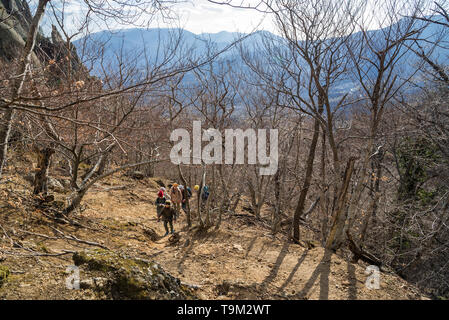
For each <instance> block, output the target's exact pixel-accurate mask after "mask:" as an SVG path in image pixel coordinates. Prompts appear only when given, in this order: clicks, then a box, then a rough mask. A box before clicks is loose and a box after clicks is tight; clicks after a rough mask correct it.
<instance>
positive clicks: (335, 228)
mask: <svg viewBox="0 0 449 320" xmlns="http://www.w3.org/2000/svg"><path fill="white" fill-rule="evenodd" d="M356 159H357V158H355V157H351V158H350V159H349V160H348V163H347V165H346V170H345V174H344V178H343V183H342V186H341V189H340V192H339V196H338V201H337V208H336V211H335V216H334V221H333V223H332V227H331V231H330V233H329V237H328V238H327V241H326V249H329V250H333V251H337V249H338V248H339V247H340V246H341V243H342V237H343V235H344V234H343V229H344V226H345V223H346V214H345V213H346V205H345V204H346V195H347V193H348V188H349V183H350V181H351V176H352V172H353V170H354V162H355V160H356Z"/></svg>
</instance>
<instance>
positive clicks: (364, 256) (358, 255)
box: [346, 231, 382, 268]
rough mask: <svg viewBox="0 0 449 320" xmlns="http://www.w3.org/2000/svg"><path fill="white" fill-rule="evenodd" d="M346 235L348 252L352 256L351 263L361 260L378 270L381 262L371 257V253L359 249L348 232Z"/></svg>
mask: <svg viewBox="0 0 449 320" xmlns="http://www.w3.org/2000/svg"><path fill="white" fill-rule="evenodd" d="M346 235H347V237H348V238H347V239H348V247H349V250H351V252H352V254H353V255H354V256H353V258H352V263H357V262H358V261H359V260H362V261H365V262H366V263H369V264H370V265H375V266H378V267H379V268H380V267H381V266H382V261H380V260H379V259H377V258H376V257H375V256H373V255H372V254H371V253H369V252H367V251H366V250H364V249H363V248H361V247H359V246H358V245H357V244H356V243H355V242H354V240H353V239H352V236H351V234H350V233H349V231H346Z"/></svg>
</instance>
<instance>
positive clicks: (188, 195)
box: [179, 185, 192, 212]
mask: <svg viewBox="0 0 449 320" xmlns="http://www.w3.org/2000/svg"><path fill="white" fill-rule="evenodd" d="M179 189H181V192H182V204H181V207H182V210H184V212H186V209H187V201H189V199H190V198H191V197H192V190H191V189H190V188H189V187H187V188H186V190H185V191H184V186H182V185H181V186H179ZM186 192H187V197H186V194H185V193H186Z"/></svg>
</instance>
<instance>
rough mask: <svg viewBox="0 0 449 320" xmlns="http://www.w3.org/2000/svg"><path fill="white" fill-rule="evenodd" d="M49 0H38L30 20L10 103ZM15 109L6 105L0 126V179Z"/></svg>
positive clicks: (17, 91)
mask: <svg viewBox="0 0 449 320" xmlns="http://www.w3.org/2000/svg"><path fill="white" fill-rule="evenodd" d="M48 2H49V0H39V3H38V5H37V9H36V13H35V14H34V17H33V20H32V22H31V26H30V31H29V32H28V35H27V41H26V44H25V48H24V50H23V54H22V58H21V61H20V65H19V68H18V72H17V78H16V79H15V80H14V86H13V88H12V92H11V103H12V104H13V103H14V100H15V99H16V98H17V97H18V96H19V95H20V94H21V92H22V88H23V84H24V82H25V78H26V76H27V73H28V71H29V69H30V64H31V57H32V54H33V49H34V46H35V44H36V37H37V34H38V32H39V24H40V22H41V19H42V17H43V16H44V13H45V7H46V5H47V3H48ZM14 116H15V110H14V107H13V105H9V106H7V109H6V111H5V115H4V117H3V125H1V126H0V145H1V148H0V179H1V177H2V172H3V168H4V166H5V164H6V158H7V154H8V140H9V136H10V134H11V128H12V123H13V121H14Z"/></svg>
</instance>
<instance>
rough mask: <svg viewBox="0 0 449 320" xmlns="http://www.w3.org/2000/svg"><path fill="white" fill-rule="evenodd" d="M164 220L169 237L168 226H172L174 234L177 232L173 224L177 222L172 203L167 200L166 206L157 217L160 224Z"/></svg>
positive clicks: (171, 229) (166, 233)
mask: <svg viewBox="0 0 449 320" xmlns="http://www.w3.org/2000/svg"><path fill="white" fill-rule="evenodd" d="M161 218H162V221H163V222H164V228H165V234H164V237H165V236H166V235H168V226H170V233H171V234H173V233H174V232H175V230H174V228H173V222H176V211H175V209H173V208H172V206H171V201H170V200H167V201H165V204H164V206H163V207H162V210H161V212H160V213H158V215H157V222H159V221H160V220H161Z"/></svg>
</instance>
